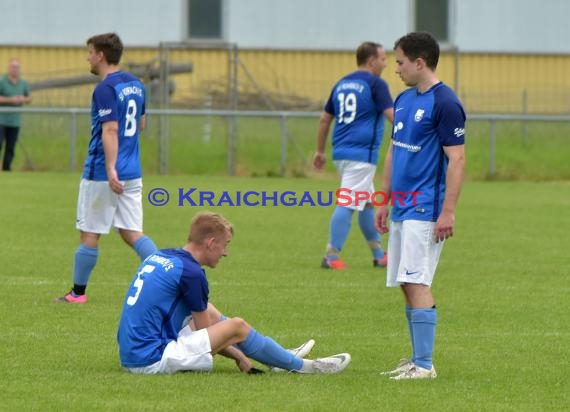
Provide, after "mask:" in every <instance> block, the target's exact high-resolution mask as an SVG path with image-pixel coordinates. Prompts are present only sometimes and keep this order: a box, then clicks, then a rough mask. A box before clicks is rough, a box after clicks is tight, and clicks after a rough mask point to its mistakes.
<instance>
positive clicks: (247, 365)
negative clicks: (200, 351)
mask: <svg viewBox="0 0 570 412" xmlns="http://www.w3.org/2000/svg"><path fill="white" fill-rule="evenodd" d="M210 312H211V310H210V308H208V309H206V310H205V311H203V312H192V323H193V327H192V329H194V330H199V329H204V328H208V327H209V326H211V325H212V324H213V322H212V314H211V313H210ZM218 354H220V355H222V356H224V357H226V358H229V359H233V360H234V361H235V362H236V364H237V366H238V368H239V369H240V370H241V371H244V372H246V371H249V370H250V369H251V361H250V360H249V359H248V357H247V356H245V355H244V353H243V352H242V351H241V350H239V349H238V348H236V347H235V346H227V347H225V348H224V349H222V350H220V351H219V352H218Z"/></svg>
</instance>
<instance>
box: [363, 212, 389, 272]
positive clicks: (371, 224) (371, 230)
mask: <svg viewBox="0 0 570 412" xmlns="http://www.w3.org/2000/svg"><path fill="white" fill-rule="evenodd" d="M374 219H375V216H374V205H373V204H372V203H366V206H364V209H363V210H361V211H359V212H358V224H359V226H360V231H361V232H362V235H363V236H364V239H366V242H367V243H368V246H369V247H370V251H371V252H372V264H373V265H374V266H375V267H386V265H387V264H388V256H387V255H386V253H385V252H384V249H382V238H381V236H380V233H378V231H377V230H376V227H375V221H374Z"/></svg>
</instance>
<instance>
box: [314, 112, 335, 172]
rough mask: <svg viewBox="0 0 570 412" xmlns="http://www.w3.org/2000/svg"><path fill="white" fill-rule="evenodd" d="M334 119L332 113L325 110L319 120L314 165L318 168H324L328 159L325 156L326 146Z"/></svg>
mask: <svg viewBox="0 0 570 412" xmlns="http://www.w3.org/2000/svg"><path fill="white" fill-rule="evenodd" d="M333 119H334V117H333V116H332V115H331V114H330V113H327V112H323V113H322V114H321V119H320V120H319V129H318V131H317V152H316V153H315V156H314V158H313V166H314V167H315V169H317V170H322V169H323V168H324V167H325V163H326V161H327V159H326V157H325V146H326V143H327V137H328V135H329V130H330V127H331V123H332V121H333Z"/></svg>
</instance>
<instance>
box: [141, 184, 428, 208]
mask: <svg viewBox="0 0 570 412" xmlns="http://www.w3.org/2000/svg"><path fill="white" fill-rule="evenodd" d="M420 194H421V192H392V193H391V196H388V195H387V194H386V193H384V192H381V191H378V192H373V193H370V192H367V191H354V190H351V189H346V188H340V189H338V190H336V191H334V192H322V191H318V192H314V193H311V192H310V191H303V192H295V191H283V192H278V191H256V190H247V191H240V190H238V191H235V192H230V191H226V190H224V191H222V192H221V193H215V192H213V191H210V190H198V188H196V187H192V188H190V189H186V188H177V189H176V197H175V200H176V205H177V206H190V207H214V206H250V207H252V206H253V207H255V206H331V205H332V204H336V205H338V206H345V207H356V208H359V207H360V206H361V205H363V204H366V203H372V204H373V205H375V206H383V205H387V204H390V205H391V206H394V205H395V204H398V205H401V206H404V205H405V204H406V202H407V203H411V204H412V205H414V206H415V205H416V203H417V199H416V196H418V195H420ZM410 196H411V197H410ZM147 199H148V202H149V203H150V204H151V205H153V206H165V205H166V204H168V203H169V202H170V192H169V191H168V190H166V189H164V188H162V187H155V188H153V189H151V190H150V191H149V192H148V195H147ZM406 199H411V200H408V201H407V200H406Z"/></svg>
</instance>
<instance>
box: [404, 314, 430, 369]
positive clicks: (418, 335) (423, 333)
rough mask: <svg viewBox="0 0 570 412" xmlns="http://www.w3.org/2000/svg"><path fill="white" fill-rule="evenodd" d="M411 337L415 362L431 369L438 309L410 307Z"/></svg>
mask: <svg viewBox="0 0 570 412" xmlns="http://www.w3.org/2000/svg"><path fill="white" fill-rule="evenodd" d="M410 323H411V332H410V334H411V338H412V349H413V353H414V355H413V362H414V364H416V365H417V366H419V367H421V368H424V369H428V370H430V369H431V367H432V366H433V363H432V356H433V347H434V343H435V326H436V325H437V309H435V307H434V308H429V309H412V308H410Z"/></svg>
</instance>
